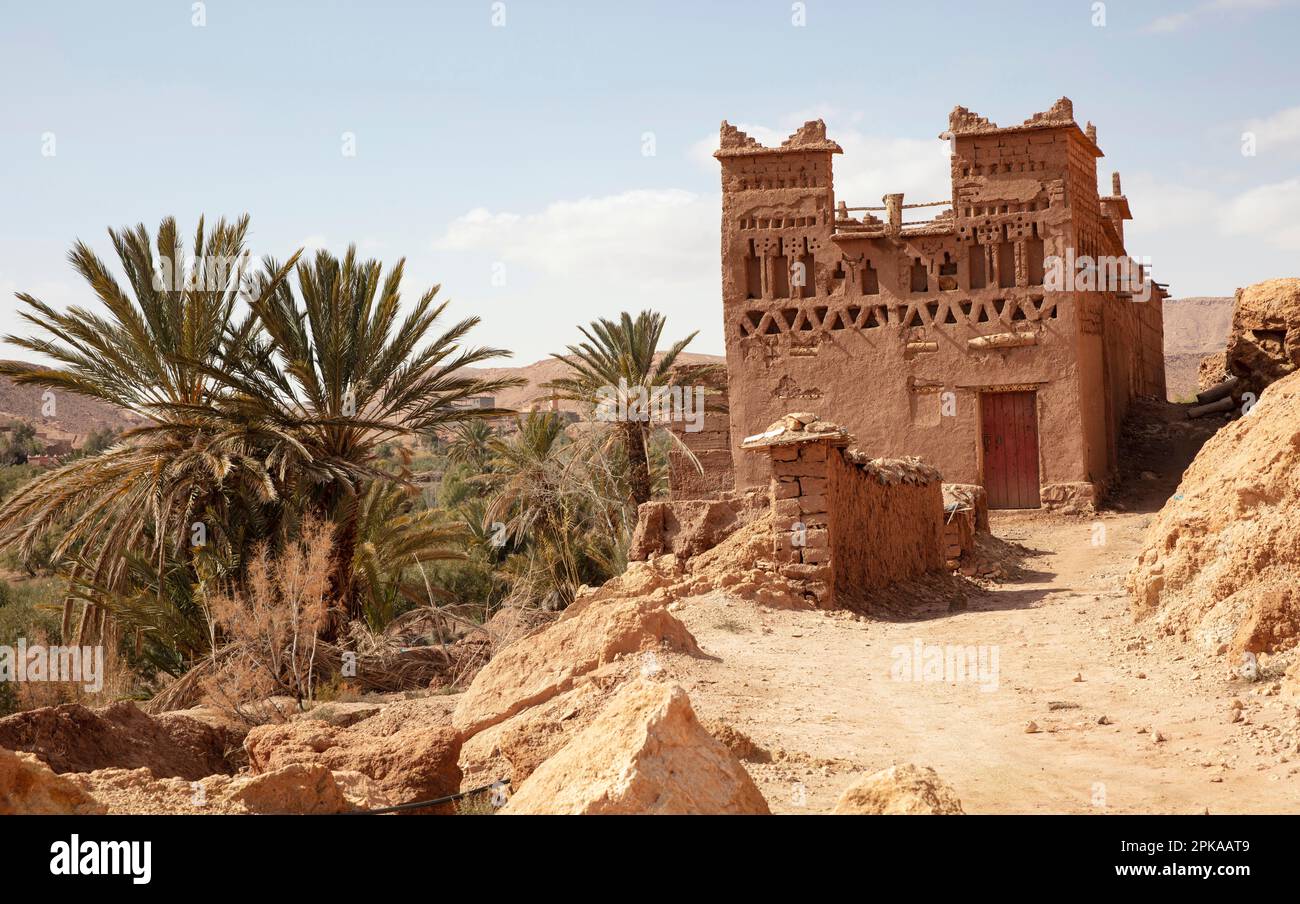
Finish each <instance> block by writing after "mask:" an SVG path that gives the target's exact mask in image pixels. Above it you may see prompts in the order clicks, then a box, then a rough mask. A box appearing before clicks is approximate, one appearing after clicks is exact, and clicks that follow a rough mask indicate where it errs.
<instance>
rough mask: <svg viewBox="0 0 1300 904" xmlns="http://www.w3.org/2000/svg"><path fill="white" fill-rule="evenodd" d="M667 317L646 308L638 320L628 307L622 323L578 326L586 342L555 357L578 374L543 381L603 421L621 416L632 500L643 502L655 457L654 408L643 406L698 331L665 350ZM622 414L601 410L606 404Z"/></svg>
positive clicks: (659, 389) (618, 422)
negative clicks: (650, 447)
mask: <svg viewBox="0 0 1300 904" xmlns="http://www.w3.org/2000/svg"><path fill="white" fill-rule="evenodd" d="M664 322H665V318H664V316H663V315H662V314H659V313H657V312H655V311H642V312H641V313H640V314H638V315H637V317H636V318H635V319H633V317H632V315H631V314H629V313H628V312H626V311H624V312H623V313H622V314H621V315H620V317H619V319H618V321H617V322H615V321H612V320H606V319H604V318H602V319H600V320H596V321H593V322H592V324H591V328H590V330H588V329H587V328H586V327H578V329H579V330H580V331H581V332H582V335H583V336H585V337H586V338H587V341H586V342H582V343H580V344H578V345H570V346H569V347H568V348H569V353H568V354H567V355H554V354H553V355H552V356H551V357H553V358H555V359H557V360H559V361H563V362H564V363H565V364H566V365H568V367H569V369H570V371H572V376H567V377H561V378H559V379H556V380H551V381H550V382H548V383H545V384H543V388H544V389H548V390H551V391H552V393H553V397H554V398H558V399H566V400H570V401H576V402H581V403H582V404H583V405H584V406H586V407H588V408H589V409H591V410H592V411H595V412H597V414H598V415H599V416H600V417H601V418H602V419H613V420H615V431H616V433H617V434H618V437H619V440H620V442H621V444H622V446H623V448H624V451H625V454H626V456H627V462H628V472H629V474H628V481H629V484H630V490H631V496H632V500H633V501H634V502H635V503H636V504H637V505H640V504H641V503H643V502H648V501H649V500H650V496H651V482H650V459H649V456H648V454H647V451H646V445H647V441H648V438H649V432H650V429H651V424H650V411H649V410H647V409H646V408H644V407H642V406H641V405H640V404H638V400H640V401H642V402H644V401H646V400H650V399H653V398H655V396H656V392H662V391H663V389H664V388H666V387H668V386H669V385H670V384H671V382H672V367H673V364H674V363H675V362H676V361H677V357H678V356H679V355H680V354H681V353H682V350H683V349H685V348H686V346H687V345H689V344H690V342H691V340H692V339H694V338H695V337H696V335H697V334H698V331H697V332H695V333H691V334H690V335H689V336H687V337H686V338H685V339H682V340H681V341H679V342H676V343H674V344H673V345H671V346H670V347H669V348H668V349H667V350H666V351H664V352H663V353H662V354H660V353H659V351H658V349H659V340H660V338H661V336H662V335H663V330H664ZM604 406H610V407H613V408H617V414H613V413H612V412H606V413H601V410H602V407H604Z"/></svg>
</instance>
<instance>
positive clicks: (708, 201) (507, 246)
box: [434, 189, 720, 290]
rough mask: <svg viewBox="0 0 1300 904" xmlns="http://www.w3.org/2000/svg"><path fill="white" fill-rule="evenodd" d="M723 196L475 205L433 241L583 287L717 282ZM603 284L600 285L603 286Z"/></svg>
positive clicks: (639, 193) (633, 194) (667, 194)
mask: <svg viewBox="0 0 1300 904" xmlns="http://www.w3.org/2000/svg"><path fill="white" fill-rule="evenodd" d="M719 203H720V202H719V200H718V198H717V196H713V197H709V198H705V197H701V196H699V195H696V194H694V193H692V192H688V191H682V190H679V189H669V190H663V191H645V190H634V191H627V192H623V193H621V194H617V195H608V196H606V197H601V198H582V199H580V200H577V201H556V202H554V203H552V204H550V205H548V206H547V207H546V208H545V209H544V210H541V211H539V212H537V213H531V214H519V213H511V212H505V211H501V212H496V213H493V212H492V211H489V210H487V209H485V208H476V209H474V210H471V211H470V212H469V213H467V214H465V215H464V216H462V217H458V218H457V219H456V220H454V221H452V223H451V224H450V225H449V226H448V227H447V231H446V232H445V233H444V234H443V235H442V236H441V237H440V238H438V239H436V240H435V241H434V248H435V249H436V250H440V251H481V252H486V253H487V254H488V255H490V256H492V257H494V258H497V259H500V260H502V261H505V262H506V263H507V264H509V263H515V262H517V263H520V264H523V265H524V266H526V267H529V268H531V269H533V270H536V271H539V272H540V273H542V274H545V275H547V276H551V277H561V278H564V279H565V280H567V281H568V282H567V287H568V288H569V289H571V290H581V288H582V287H583V286H601V287H608V286H610V285H614V286H618V287H619V289H620V290H627V289H631V288H635V289H639V290H647V289H649V290H662V289H666V288H672V287H677V288H682V287H686V286H692V287H693V286H698V285H699V284H700V282H701V281H702V280H709V281H712V282H717V280H718V279H719V278H720V277H719V275H718V272H717V270H718V229H719V219H720V214H719V210H720V207H719ZM602 290H603V289H602Z"/></svg>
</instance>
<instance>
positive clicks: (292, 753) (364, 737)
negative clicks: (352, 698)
mask: <svg viewBox="0 0 1300 904" xmlns="http://www.w3.org/2000/svg"><path fill="white" fill-rule="evenodd" d="M380 718H382V717H381V716H374V717H372V718H371V719H367V720H366V721H364V722H361V723H360V724H358V725H355V726H353V727H351V728H337V727H335V726H333V725H330V724H329V723H327V722H320V721H315V720H311V719H305V720H302V721H294V722H289V723H285V724H281V725H261V726H258V727H257V728H254V729H253V730H252V731H250V732H249V733H248V737H247V738H246V739H245V740H244V749H245V750H246V751H247V752H248V761H249V766H250V767H251V768H252V770H253V772H254V773H258V774H260V773H266V772H272V771H275V770H277V769H280V768H282V767H284V766H287V765H290V764H295V763H301V764H317V763H318V764H321V765H323V766H326V767H328V768H329V769H331V770H334V771H346V772H357V773H360V774H361V775H364V776H366V777H367V778H369V779H371V780H372V781H373V782H374V783H375V786H376V788H377V789H378V790H379V791H380V792H382V793H383V794H384V795H385V796H386V797H387V798H388V799H390V800H392V801H393V803H395V804H398V803H411V802H414V801H418V800H432V799H434V798H438V797H444V796H446V795H448V794H454V793H456V792H457V791H458V790H459V789H460V768H459V767H458V766H457V765H456V760H457V757H458V756H459V754H460V737H461V736H460V734H459V733H458V732H457V731H455V730H454V729H453V728H451V727H450V726H449V725H447V724H445V723H439V722H436V721H433V720H430V721H429V722H426V723H423V724H422V723H419V722H408V723H407V726H406V727H404V728H402V729H400V730H397V731H392V732H391V733H386V734H385V733H381V732H382V731H383V730H384V729H386V728H387V727H389V726H386V725H384V724H383V723H375V720H376V719H380ZM372 723H375V725H374V729H375V730H371V725H372ZM444 809H447V808H444ZM420 812H432V811H420Z"/></svg>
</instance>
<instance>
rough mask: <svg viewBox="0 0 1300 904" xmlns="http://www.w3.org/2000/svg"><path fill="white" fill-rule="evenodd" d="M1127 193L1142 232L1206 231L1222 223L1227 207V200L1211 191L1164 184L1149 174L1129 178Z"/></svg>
mask: <svg viewBox="0 0 1300 904" xmlns="http://www.w3.org/2000/svg"><path fill="white" fill-rule="evenodd" d="M1124 194H1125V195H1126V196H1127V197H1128V200H1129V204H1130V205H1131V206H1132V208H1133V217H1134V219H1133V222H1134V223H1135V224H1139V226H1140V229H1141V230H1142V231H1147V230H1169V229H1188V228H1190V229H1204V228H1206V227H1209V226H1212V225H1213V224H1215V223H1216V222H1217V221H1218V220H1219V218H1220V211H1221V209H1222V206H1223V198H1222V197H1220V196H1219V195H1217V194H1215V193H1214V192H1212V191H1209V190H1208V189H1204V188H1199V187H1197V186H1196V185H1189V184H1185V183H1173V182H1164V181H1162V180H1160V179H1157V178H1155V177H1154V176H1152V175H1150V174H1149V173H1136V174H1134V175H1133V176H1125V178H1124Z"/></svg>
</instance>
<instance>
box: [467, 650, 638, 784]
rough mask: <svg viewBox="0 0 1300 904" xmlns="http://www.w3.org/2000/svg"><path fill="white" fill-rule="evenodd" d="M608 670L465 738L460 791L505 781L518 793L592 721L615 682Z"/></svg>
mask: <svg viewBox="0 0 1300 904" xmlns="http://www.w3.org/2000/svg"><path fill="white" fill-rule="evenodd" d="M610 671H611V670H610V667H609V666H607V667H605V668H603V669H597V670H596V671H595V672H592V673H590V674H588V675H584V676H583V677H582V678H580V679H578V683H577V685H576V686H575V687H573V688H572V689H570V690H568V691H566V692H565V693H563V694H559V695H558V696H555V697H552V698H551V699H550V700H547V701H546V702H544V703H540V704H538V705H537V706H533V707H529V708H528V709H525V710H524V711H523V712H521V713H518V714H516V715H514V716H511V717H510V718H509V719H506V720H505V721H504V722H501V723H499V724H497V725H493V726H492V727H490V728H485V729H484V730H483V731H480V732H478V733H477V734H475V735H474V736H473V737H471V738H469V739H467V740H466V741H465V743H464V744H463V745H462V746H461V749H460V769H461V782H460V789H461V790H462V791H468V790H471V789H473V788H482V787H484V786H486V785H490V784H491V783H493V782H495V781H499V780H501V779H507V780H509V781H510V783H511V787H514V788H518V787H519V786H520V784H522V783H523V781H524V779H526V778H528V776H530V775H532V773H533V771H534V770H535V769H536V768H537V767H538V766H540V765H541V764H542V763H543V762H545V761H546V760H547V759H549V758H550V757H551V756H553V755H554V754H555V753H557V752H558V751H559V750H560V749H561V748H562V747H564V745H565V744H567V743H568V742H569V741H570V740H571V739H572V738H573V736H574V735H576V734H577V733H578V732H580V731H582V730H583V729H584V728H586V727H587V726H588V725H590V724H591V722H592V720H593V719H595V718H596V715H597V713H599V712H600V709H601V707H602V706H603V705H604V703H605V702H606V701H607V700H608V699H609V697H610V695H611V694H612V692H613V688H614V687H615V686H616V682H617V680H618V679H617V674H618V673H617V672H614V673H613V674H611V673H610Z"/></svg>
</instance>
